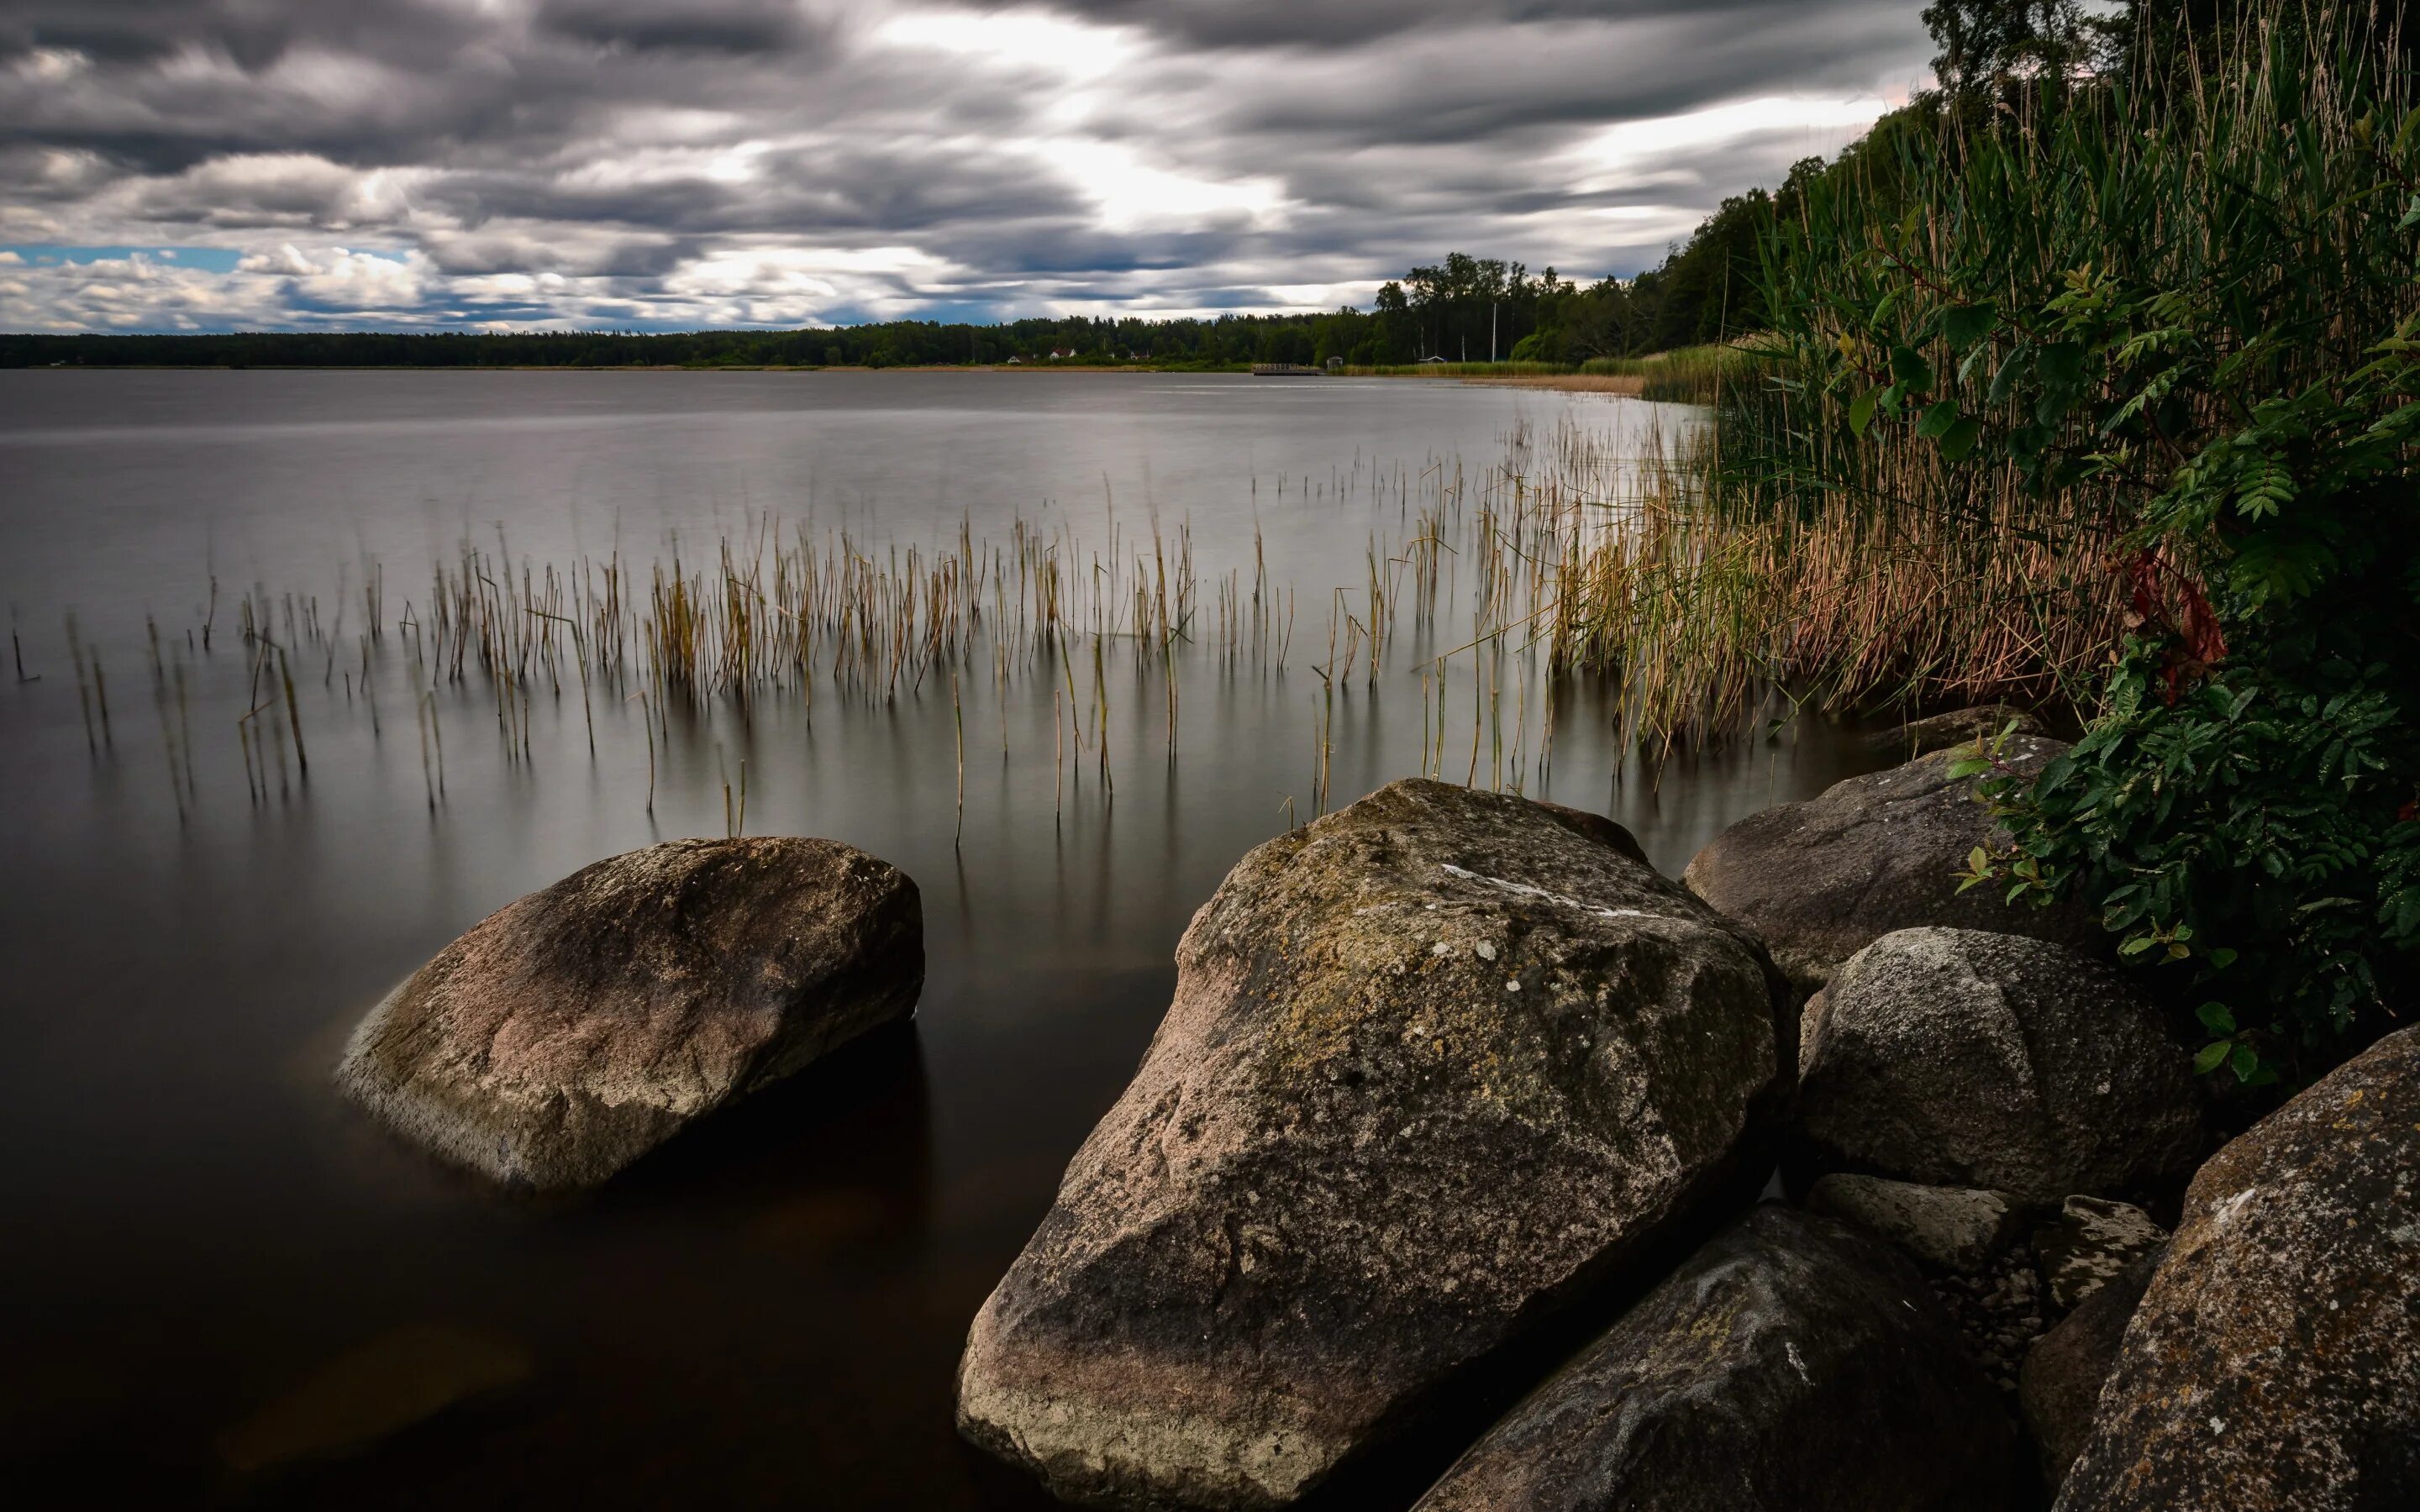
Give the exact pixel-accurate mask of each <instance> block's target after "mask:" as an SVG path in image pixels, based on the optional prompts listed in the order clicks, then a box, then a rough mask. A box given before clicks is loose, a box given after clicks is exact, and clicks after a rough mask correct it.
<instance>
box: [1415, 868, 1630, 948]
mask: <svg viewBox="0 0 2420 1512" xmlns="http://www.w3.org/2000/svg"><path fill="white" fill-rule="evenodd" d="M1439 864H1440V865H1442V866H1443V867H1444V869H1445V874H1446V875H1448V876H1450V877H1459V878H1461V879H1462V880H1463V881H1465V882H1476V883H1478V884H1480V885H1481V886H1482V887H1494V888H1495V889H1496V890H1497V891H1498V892H1504V893H1510V894H1512V896H1513V897H1515V898H1535V899H1537V900H1538V901H1539V902H1540V903H1553V904H1554V905H1555V906H1557V907H1558V908H1573V909H1577V910H1578V911H1579V912H1581V913H1583V914H1588V915H1590V916H1591V917H1593V918H1649V917H1651V916H1650V915H1649V914H1648V913H1647V911H1646V910H1645V909H1641V908H1607V907H1606V906H1605V905H1604V904H1602V903H1587V902H1584V901H1583V900H1581V899H1578V898H1574V897H1572V896H1570V895H1569V894H1567V893H1560V892H1550V891H1548V890H1547V889H1545V888H1544V887H1533V886H1531V885H1530V884H1528V883H1527V882H1507V881H1505V880H1504V879H1503V878H1502V877H1491V876H1483V875H1481V873H1479V872H1472V871H1469V870H1467V869H1466V868H1464V867H1459V866H1455V865H1454V864H1453V863H1452V862H1450V861H1447V862H1441V863H1439ZM1488 959H1489V960H1494V959H1495V957H1494V956H1493V955H1492V954H1491V955H1489V956H1488Z"/></svg>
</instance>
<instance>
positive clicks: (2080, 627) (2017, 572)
mask: <svg viewBox="0 0 2420 1512" xmlns="http://www.w3.org/2000/svg"><path fill="white" fill-rule="evenodd" d="M1653 457H1654V460H1653V462H1652V465H1651V466H1650V467H1649V468H1647V469H1646V470H1645V471H1644V472H1643V474H1642V476H1641V480H1640V486H1639V487H1638V488H1637V491H1636V493H1635V495H1634V497H1633V499H1632V500H1631V501H1628V502H1627V503H1625V504H1623V505H1621V506H1617V507H1616V508H1614V509H1612V510H1610V511H1608V512H1607V514H1608V517H1607V518H1605V519H1601V520H1597V521H1594V522H1592V526H1591V532H1590V534H1589V535H1587V536H1586V537H1584V538H1581V539H1577V540H1575V542H1574V543H1573V544H1572V546H1571V547H1570V548H1568V549H1567V550H1566V552H1565V554H1564V561H1565V566H1564V569H1563V571H1562V572H1561V574H1560V575H1559V593H1558V599H1557V603H1556V607H1555V614H1554V622H1553V625H1552V635H1553V640H1554V646H1555V661H1556V664H1557V665H1558V666H1560V667H1569V668H1574V669H1579V670H1585V671H1595V672H1601V673H1604V674H1606V675H1607V676H1609V677H1611V678H1613V679H1614V680H1615V681H1616V682H1617V684H1618V686H1619V688H1620V694H1621V698H1620V704H1619V707H1620V709H1621V718H1622V720H1623V722H1624V724H1625V726H1626V731H1625V733H1626V734H1628V735H1629V737H1630V738H1632V739H1635V740H1636V741H1637V742H1639V743H1640V744H1642V745H1646V746H1650V747H1653V748H1662V749H1669V748H1672V747H1674V746H1676V745H1678V744H1681V743H1683V742H1686V741H1699V742H1702V741H1706V740H1710V739H1716V738H1720V737H1721V736H1722V735H1724V734H1725V733H1731V732H1736V731H1738V730H1739V729H1741V728H1742V727H1743V725H1744V724H1745V722H1746V721H1747V720H1748V719H1749V717H1750V716H1751V714H1752V712H1753V711H1754V710H1755V709H1756V708H1757V707H1758V706H1759V705H1760V704H1761V702H1763V701H1764V700H1765V698H1766V697H1767V695H1768V694H1772V693H1776V692H1778V693H1779V694H1781V695H1782V696H1783V697H1784V699H1785V700H1786V701H1787V702H1788V703H1790V704H1791V705H1793V706H1802V707H1814V708H1817V709H1821V710H1824V711H1827V712H1844V711H1851V710H1860V709H1865V708H1869V707H1872V706H1875V705H1878V704H1885V703H1893V702H1913V703H1928V702H1940V701H1946V700H1956V701H1961V702H1986V701H1992V700H1997V699H2004V698H2005V699H2014V700H2017V701H2020V702H2030V703H2050V702H2063V701H2068V700H2071V699H2072V698H2074V697H2075V696H2076V695H2077V693H2078V691H2079V690H2080V689H2081V688H2082V687H2084V686H2085V685H2086V683H2087V682H2088V681H2089V679H2090V677H2091V676H2092V674H2093V673H2094V672H2096V671H2098V669H2099V668H2100V667H2101V665H2102V663H2103V662H2104V661H2105V660H2106V658H2107V656H2108V654H2109V651H2110V649H2111V648H2112V647H2113V646H2115V645H2116V644H2117V643H2118V638H2119V636H2120V634H2121V633H2122V628H2123V620H2122V615H2123V611H2124V607H2125V605H2124V594H2123V592H2122V590H2121V585H2120V582H2119V579H2118V576H2117V575H2116V574H2115V573H2113V572H2112V571H2110V569H2109V562H2108V555H2109V552H2110V550H2111V548H2113V546H2114V544H2115V540H2114V536H2113V534H2112V532H2111V531H2110V528H2109V526H2108V523H2107V520H2106V516H2105V513H2103V512H2102V511H2099V510H2097V509H2095V508H2094V507H2092V506H2091V502H2090V501H2088V500H2085V499H2082V498H2079V497H2075V496H2069V495H2055V496H2049V497H2041V496H2036V495H2032V494H2028V493H2026V492H2025V491H2024V490H2023V489H2021V488H2018V487H2015V486H2009V484H2008V483H2007V480H1995V481H1991V482H1987V483H1985V484H1984V485H1983V486H1977V487H1973V488H1970V489H1967V490H1965V491H1963V492H1960V493H1958V494H1957V495H1956V497H1955V499H1954V501H1951V500H1949V499H1948V497H1947V491H1948V490H1951V489H1952V488H1953V485H1951V484H1950V483H1949V482H1948V481H1947V480H1944V479H1942V478H1939V477H1937V476H1934V475H1932V474H1933V473H1935V472H1936V471H1937V470H1938V467H1939V463H1938V460H1937V457H1935V456H1934V455H1931V453H1930V451H1929V450H1918V449H1916V448H1914V447H1900V448H1897V449H1894V450H1891V451H1889V452H1888V453H1887V454H1885V455H1884V456H1882V457H1881V459H1880V460H1879V461H1878V462H1877V464H1876V466H1877V470H1878V471H1880V472H1881V473H1883V474H1885V475H1884V476H1883V477H1881V478H1879V479H1877V480H1874V481H1876V482H1877V483H1879V484H1880V485H1882V486H1888V487H1890V488H1892V489H1893V490H1894V491H1895V494H1896V496H1898V497H1915V496H1924V495H1925V491H1926V490H1931V491H1932V492H1931V495H1930V496H1931V497H1934V498H1936V499H1942V500H1944V506H1943V507H1940V508H1937V509H1931V510H1911V509H1890V510H1877V509H1875V508H1873V507H1872V505H1871V501H1870V499H1869V497H1867V496H1866V495H1865V494H1863V493H1861V492H1858V491H1854V490H1849V489H1839V490H1832V491H1827V492H1819V493H1815V494H1812V495H1809V496H1807V497H1805V498H1802V499H1797V500H1794V501H1792V507H1790V508H1776V507H1773V501H1771V500H1769V499H1764V498H1761V497H1759V496H1758V495H1759V490H1758V488H1757V487H1756V486H1755V485H1754V483H1753V482H1743V481H1742V479H1741V478H1740V476H1739V475H1738V474H1737V473H1736V472H1735V471H1732V469H1731V468H1730V467H1729V466H1727V464H1726V462H1725V460H1724V442H1723V438H1722V436H1721V433H1720V432H1719V430H1718V429H1716V428H1714V427H1707V428H1705V429H1703V430H1699V431H1698V432H1695V433H1693V434H1691V435H1689V436H1686V437H1684V438H1682V439H1681V440H1679V441H1678V442H1677V443H1676V444H1674V445H1672V446H1670V447H1668V448H1667V449H1664V450H1663V451H1661V452H1658V453H1655V454H1653Z"/></svg>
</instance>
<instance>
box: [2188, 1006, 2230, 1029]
mask: <svg viewBox="0 0 2420 1512" xmlns="http://www.w3.org/2000/svg"><path fill="white" fill-rule="evenodd" d="M2194 1017H2195V1018H2197V1019H2199V1020H2201V1026H2202V1027H2203V1028H2205V1029H2208V1030H2209V1031H2210V1032H2211V1033H2212V1034H2222V1035H2224V1034H2233V1033H2234V1032H2235V1010H2233V1009H2231V1008H2229V1007H2227V1006H2226V1004H2225V1003H2204V1004H2202V1005H2201V1007H2199V1008H2197V1009H2195V1010H2194Z"/></svg>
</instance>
